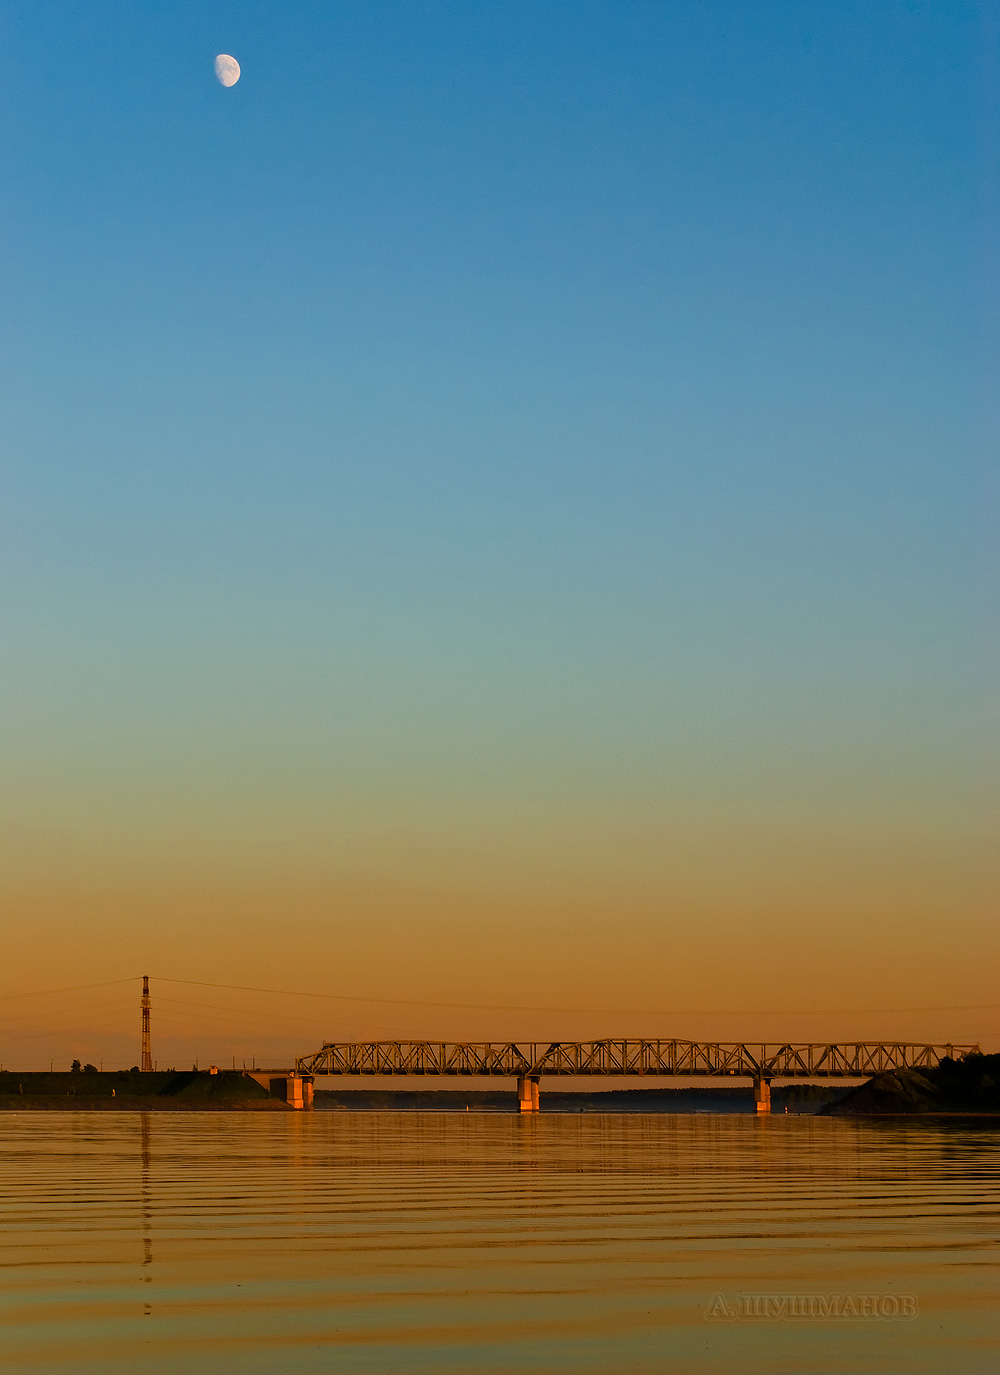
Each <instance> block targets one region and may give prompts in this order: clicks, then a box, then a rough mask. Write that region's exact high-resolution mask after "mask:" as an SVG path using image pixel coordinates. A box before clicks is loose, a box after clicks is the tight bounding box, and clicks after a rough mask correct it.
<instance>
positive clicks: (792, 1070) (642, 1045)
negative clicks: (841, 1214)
mask: <svg viewBox="0 0 1000 1375" xmlns="http://www.w3.org/2000/svg"><path fill="white" fill-rule="evenodd" d="M978 1050H979V1047H978V1046H958V1045H925V1044H920V1043H916V1042H903V1041H853V1042H840V1043H837V1042H830V1043H827V1042H822V1043H821V1042H815V1043H790V1042H785V1043H774V1044H770V1045H763V1044H751V1043H749V1042H742V1041H741V1042H726V1043H723V1042H718V1041H650V1040H640V1039H633V1040H630V1039H626V1040H620V1041H619V1040H606V1041H552V1042H548V1043H546V1042H521V1043H516V1042H513V1041H506V1042H472V1041H346V1042H335V1041H329V1042H326V1043H325V1044H324V1045H323V1047H322V1049H320V1050H318V1051H315V1052H314V1053H313V1054H311V1055H303V1056H300V1057H299V1058H298V1059H297V1060H296V1062H295V1067H296V1069H297V1070H298V1072H299V1073H301V1074H319V1075H336V1076H340V1075H349V1076H355V1075H358V1076H375V1075H377V1076H396V1075H406V1076H413V1077H427V1076H432V1077H441V1078H466V1077H486V1078H505V1079H509V1078H517V1079H522V1078H525V1077H540V1076H541V1075H545V1076H549V1075H552V1076H560V1075H563V1076H570V1075H572V1076H574V1077H576V1076H580V1077H584V1078H586V1077H619V1076H621V1077H628V1078H632V1077H638V1078H643V1077H646V1076H650V1077H660V1076H681V1077H684V1078H688V1077H691V1078H700V1077H704V1078H713V1079H718V1078H728V1077H729V1076H737V1077H740V1078H751V1079H759V1078H765V1079H772V1078H773V1079H867V1078H870V1077H871V1076H872V1075H874V1074H881V1073H883V1072H884V1071H886V1070H897V1069H929V1068H931V1067H933V1066H934V1065H936V1064H938V1063H939V1062H940V1061H941V1060H942V1059H944V1058H945V1056H951V1057H953V1058H958V1057H960V1056H962V1055H967V1054H970V1053H973V1052H976V1051H978Z"/></svg>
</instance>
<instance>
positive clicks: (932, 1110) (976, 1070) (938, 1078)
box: [821, 1055, 1000, 1117]
mask: <svg viewBox="0 0 1000 1375" xmlns="http://www.w3.org/2000/svg"><path fill="white" fill-rule="evenodd" d="M821 1111H822V1112H823V1113H824V1114H826V1115H830V1116H837V1117H904V1116H905V1117H912V1116H922V1117H968V1116H976V1117H995V1116H1000V1055H965V1056H963V1057H962V1059H960V1060H952V1059H948V1058H946V1059H944V1060H942V1061H941V1063H940V1064H938V1065H935V1066H934V1067H933V1068H929V1069H919V1070H917V1069H899V1070H892V1071H889V1072H887V1073H885V1074H877V1075H876V1076H875V1078H874V1079H869V1080H868V1082H867V1083H865V1084H861V1085H859V1086H858V1087H857V1088H856V1089H852V1090H851V1091H850V1092H849V1093H847V1094H845V1095H844V1097H843V1098H841V1099H840V1101H839V1102H836V1103H831V1104H828V1105H827V1106H825V1107H823V1108H822V1109H821Z"/></svg>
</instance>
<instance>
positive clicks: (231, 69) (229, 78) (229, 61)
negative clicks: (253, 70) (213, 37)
mask: <svg viewBox="0 0 1000 1375" xmlns="http://www.w3.org/2000/svg"><path fill="white" fill-rule="evenodd" d="M215 75H216V76H217V77H218V78H219V81H220V82H221V83H222V85H223V86H235V85H236V83H237V81H239V79H240V64H239V63H238V62H237V61H236V58H235V57H230V56H229V54H228V53H219V56H218V57H217V58H216V59H215Z"/></svg>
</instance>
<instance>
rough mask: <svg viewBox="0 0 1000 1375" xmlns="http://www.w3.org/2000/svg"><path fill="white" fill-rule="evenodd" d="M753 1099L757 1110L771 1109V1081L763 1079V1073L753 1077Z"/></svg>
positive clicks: (765, 1110)
mask: <svg viewBox="0 0 1000 1375" xmlns="http://www.w3.org/2000/svg"><path fill="white" fill-rule="evenodd" d="M753 1101H754V1106H755V1107H756V1109H757V1111H758V1112H770V1111H771V1081H770V1079H765V1078H764V1076H763V1074H755V1075H754V1077H753Z"/></svg>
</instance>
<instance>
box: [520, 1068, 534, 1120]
mask: <svg viewBox="0 0 1000 1375" xmlns="http://www.w3.org/2000/svg"><path fill="white" fill-rule="evenodd" d="M517 1106H518V1110H519V1111H520V1112H537V1111H538V1077H537V1075H536V1076H534V1077H529V1076H528V1075H522V1076H521V1077H520V1078H519V1079H518V1081H517Z"/></svg>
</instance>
